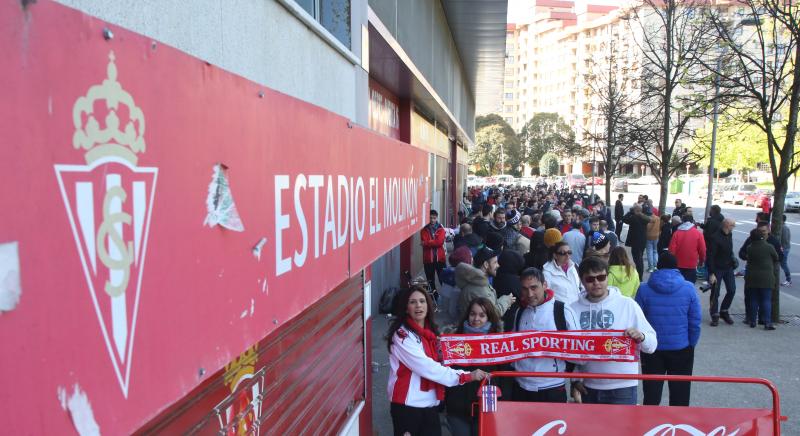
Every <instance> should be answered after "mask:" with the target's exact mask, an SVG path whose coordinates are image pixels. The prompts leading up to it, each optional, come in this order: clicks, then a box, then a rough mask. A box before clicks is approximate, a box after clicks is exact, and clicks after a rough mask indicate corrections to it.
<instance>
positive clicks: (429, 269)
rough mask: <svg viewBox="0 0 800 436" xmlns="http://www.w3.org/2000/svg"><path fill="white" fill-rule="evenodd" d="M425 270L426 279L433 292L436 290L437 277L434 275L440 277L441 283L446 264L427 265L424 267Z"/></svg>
mask: <svg viewBox="0 0 800 436" xmlns="http://www.w3.org/2000/svg"><path fill="white" fill-rule="evenodd" d="M422 266H423V267H424V268H425V278H426V279H428V284H429V285H430V287H431V291H433V290H434V289H436V277H435V276H434V274H436V275H437V276H439V281H441V280H442V271H443V270H444V262H432V263H425V264H423V265H422Z"/></svg>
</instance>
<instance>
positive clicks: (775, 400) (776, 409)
mask: <svg viewBox="0 0 800 436" xmlns="http://www.w3.org/2000/svg"><path fill="white" fill-rule="evenodd" d="M489 374H490V377H542V378H569V379H587V378H588V379H604V380H658V381H688V382H701V383H736V384H757V385H762V386H766V387H767V388H768V389H769V390H770V392H771V393H772V429H773V434H774V435H775V436H780V434H781V421H783V420H786V417H783V416H781V401H780V395H779V394H778V388H777V387H776V386H775V384H773V383H772V382H771V381H769V380H767V379H764V378H756V377H724V376H713V375H661V374H596V373H587V372H572V373H564V372H522V371H519V372H518V371H495V372H491V373H489ZM565 376H566V377H565ZM489 379H490V378H485V379H483V380H482V381H481V385H480V386H481V387H483V386H485V385H486V383H487V382H488V380H489Z"/></svg>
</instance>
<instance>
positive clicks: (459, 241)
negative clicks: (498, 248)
mask: <svg viewBox="0 0 800 436" xmlns="http://www.w3.org/2000/svg"><path fill="white" fill-rule="evenodd" d="M481 244H483V240H482V239H481V237H480V236H478V235H476V234H475V233H470V234H469V235H467V236H464V235H462V234H460V233H459V234H457V235H456V236H455V237H454V238H453V249H456V248H458V247H461V246H462V245H466V246H467V247H469V250H470V251H471V252H472V254H475V252H476V251H477V250H478V248H480V246H481Z"/></svg>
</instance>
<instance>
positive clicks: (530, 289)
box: [503, 268, 575, 403]
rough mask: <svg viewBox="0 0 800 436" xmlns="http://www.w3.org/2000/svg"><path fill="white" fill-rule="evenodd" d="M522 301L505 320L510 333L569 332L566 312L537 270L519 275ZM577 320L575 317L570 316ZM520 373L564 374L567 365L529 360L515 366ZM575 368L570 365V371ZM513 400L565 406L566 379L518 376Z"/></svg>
mask: <svg viewBox="0 0 800 436" xmlns="http://www.w3.org/2000/svg"><path fill="white" fill-rule="evenodd" d="M519 281H520V285H521V286H520V292H519V297H520V299H519V302H517V303H514V305H512V306H511V308H510V309H509V310H508V311H507V312H506V314H505V316H504V317H503V327H504V329H505V331H507V332H523V331H553V330H567V328H568V324H567V321H566V320H567V315H566V312H567V310H569V309H567V308H566V307H565V304H564V302H562V301H557V300H556V298H555V294H554V292H553V291H552V290H550V289H547V282H546V281H545V279H544V274H543V273H542V271H541V270H539V269H537V268H526V269H524V270H523V271H522V273H521V274H520V276H519ZM569 317H570V318H573V319H574V318H575V317H574V316H569ZM512 366H513V367H514V370H516V371H521V372H565V371H566V370H567V363H566V362H565V361H563V360H560V359H551V358H529V359H522V360H518V361H516V362H514V363H512ZM571 367H572V365H571V364H570V368H571ZM511 398H512V400H514V401H535V402H545V403H566V402H567V391H566V389H565V387H564V379H563V378H540V377H517V378H516V379H515V383H514V390H513V392H512V395H511Z"/></svg>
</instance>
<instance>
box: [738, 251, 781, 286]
mask: <svg viewBox="0 0 800 436" xmlns="http://www.w3.org/2000/svg"><path fill="white" fill-rule="evenodd" d="M777 264H778V252H777V251H775V247H773V246H772V245H770V244H768V243H767V241H765V240H763V239H755V240H753V241H752V242H751V243H750V246H749V247H747V272H746V273H745V275H744V286H745V288H769V289H772V288H773V287H775V266H776V265H777Z"/></svg>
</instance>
